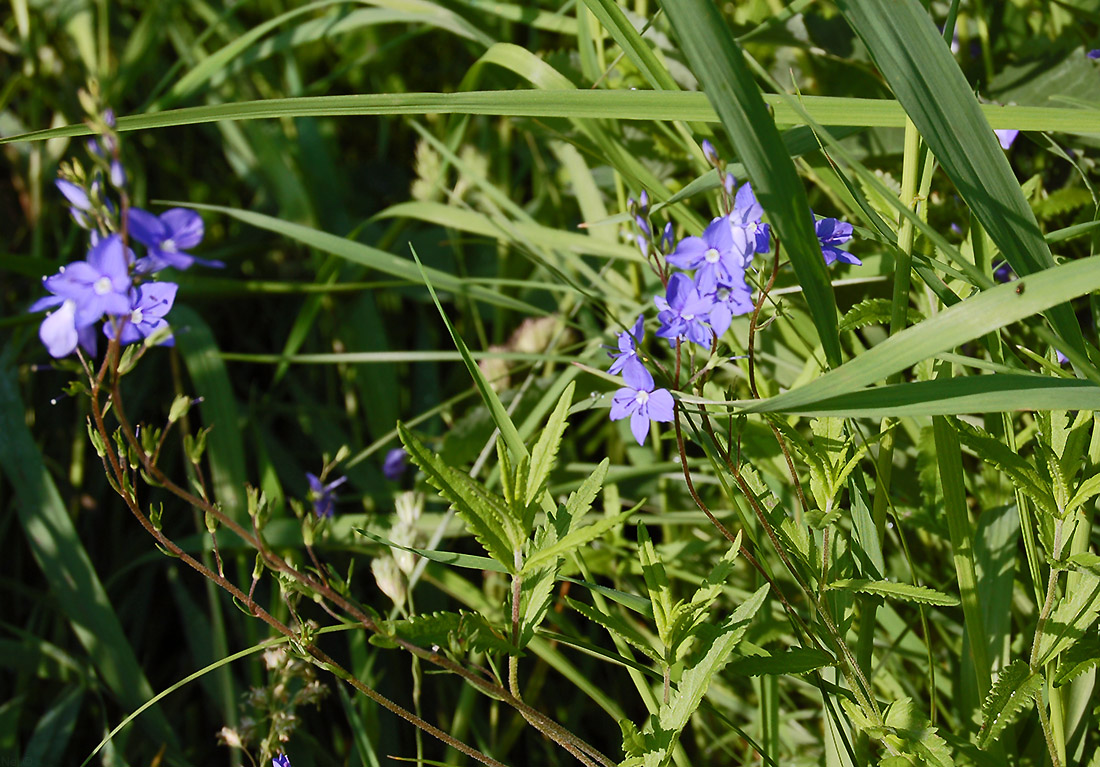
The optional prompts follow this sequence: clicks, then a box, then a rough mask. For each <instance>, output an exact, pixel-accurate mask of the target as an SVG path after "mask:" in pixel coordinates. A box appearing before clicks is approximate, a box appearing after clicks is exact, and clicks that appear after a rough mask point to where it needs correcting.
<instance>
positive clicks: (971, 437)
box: [956, 420, 1057, 514]
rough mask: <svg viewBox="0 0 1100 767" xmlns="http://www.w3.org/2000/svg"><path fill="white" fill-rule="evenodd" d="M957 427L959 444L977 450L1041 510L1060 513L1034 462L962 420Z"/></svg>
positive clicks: (1044, 479)
mask: <svg viewBox="0 0 1100 767" xmlns="http://www.w3.org/2000/svg"><path fill="white" fill-rule="evenodd" d="M956 426H958V431H959V440H960V441H961V442H962V443H963V444H965V445H966V446H967V447H969V448H971V449H972V450H974V452H975V453H977V455H978V457H979V458H981V459H982V460H984V461H985V462H987V463H991V464H993V465H994V466H995V467H997V468H998V469H999V470H1001V471H1002V472H1004V473H1005V474H1007V475H1008V476H1009V477H1010V478H1011V479H1012V483H1013V484H1014V485H1015V486H1016V487H1018V488H1019V489H1020V491H1021V492H1023V493H1025V494H1026V495H1027V496H1028V497H1030V498H1031V499H1032V500H1033V501H1035V503H1037V504H1038V505H1039V507H1040V508H1041V509H1043V510H1044V511H1046V512H1047V513H1049V514H1055V513H1056V512H1057V505H1056V504H1055V502H1054V496H1053V495H1052V494H1051V492H1050V488H1049V487H1048V486H1047V481H1046V478H1045V477H1043V476H1042V475H1041V474H1040V473H1039V472H1038V471H1037V470H1036V468H1035V467H1034V466H1033V465H1032V464H1031V462H1030V461H1028V460H1026V459H1025V458H1023V457H1022V456H1021V455H1020V454H1019V453H1016V452H1014V451H1012V450H1010V449H1009V448H1008V446H1007V445H1005V444H1004V443H1003V442H1001V441H1000V440H998V439H994V438H993V437H992V436H990V435H989V434H988V433H987V432H985V431H983V430H981V429H979V428H978V427H976V426H974V425H973V424H970V423H967V422H966V421H962V420H960V421H957V422H956Z"/></svg>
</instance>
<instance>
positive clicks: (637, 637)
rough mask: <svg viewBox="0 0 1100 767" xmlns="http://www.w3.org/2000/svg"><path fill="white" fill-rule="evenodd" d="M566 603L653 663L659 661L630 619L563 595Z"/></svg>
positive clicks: (651, 646) (657, 654)
mask: <svg viewBox="0 0 1100 767" xmlns="http://www.w3.org/2000/svg"><path fill="white" fill-rule="evenodd" d="M565 601H566V603H567V604H568V605H569V606H570V607H572V608H573V609H574V610H576V611H577V612H579V613H580V614H581V615H583V616H584V617H585V618H587V619H588V620H590V621H592V622H593V623H595V624H597V625H599V626H603V627H604V628H605V629H607V630H608V631H609V632H611V633H612V634H615V635H616V636H617V637H619V638H620V639H622V640H623V641H624V642H626V643H627V644H629V645H630V646H631V647H633V648H634V649H636V650H638V651H639V652H640V653H642V654H643V655H645V656H646V657H647V658H649V659H650V660H652V661H653V662H654V663H661V662H662V658H661V654H660V653H659V652H657V651H656V650H655V649H653V645H652V644H651V643H650V642H649V641H648V640H647V639H646V638H645V636H644V635H643V634H642V632H641V631H639V630H638V629H637V628H636V627H635V626H634V625H633V624H632V623H631V622H630V621H628V620H627V619H626V618H623V617H621V616H618V615H615V614H614V613H604V612H600V611H599V610H597V609H596V608H595V607H592V606H591V605H588V604H585V603H584V602H578V601H577V600H575V599H571V598H569V597H565Z"/></svg>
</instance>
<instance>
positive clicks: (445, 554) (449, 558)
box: [352, 527, 508, 573]
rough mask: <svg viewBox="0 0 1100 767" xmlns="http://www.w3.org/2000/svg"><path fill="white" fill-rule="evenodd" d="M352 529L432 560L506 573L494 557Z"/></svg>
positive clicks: (385, 543) (356, 528) (357, 528)
mask: <svg viewBox="0 0 1100 767" xmlns="http://www.w3.org/2000/svg"><path fill="white" fill-rule="evenodd" d="M352 530H353V531H355V532H356V533H359V535H362V536H366V537H367V538H370V539H371V540H373V541H377V542H378V543H381V544H383V545H384V546H389V547H390V548H393V549H401V550H403V551H411V552H412V553H414V554H419V555H420V556H422V557H424V558H425V559H430V560H431V561H433V562H439V563H440V564H444V565H454V566H455V567H466V568H469V569H471V570H487V571H489V572H491V573H507V572H508V570H507V569H505V567H504V565H502V564H500V562H497V561H496V560H495V559H491V558H489V557H478V556H474V555H473V554H459V553H457V552H454V551H435V550H433V549H418V548H416V547H415V546H403V545H401V544H400V543H394V542H393V541H390V540H387V539H385V538H383V537H382V536H381V535H378V534H377V533H372V532H371V531H370V530H364V529H362V528H360V527H353V528H352Z"/></svg>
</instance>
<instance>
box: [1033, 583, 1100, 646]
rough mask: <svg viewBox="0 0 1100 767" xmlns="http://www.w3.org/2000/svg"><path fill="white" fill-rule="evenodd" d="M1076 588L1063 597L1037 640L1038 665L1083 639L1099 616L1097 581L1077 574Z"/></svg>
mask: <svg viewBox="0 0 1100 767" xmlns="http://www.w3.org/2000/svg"><path fill="white" fill-rule="evenodd" d="M1077 578H1078V581H1077V587H1076V588H1075V589H1074V590H1073V592H1072V593H1070V594H1067V595H1066V596H1065V597H1063V599H1062V602H1061V603H1060V604H1059V605H1058V606H1057V607H1055V608H1054V612H1052V613H1051V615H1050V619H1049V620H1048V621H1047V622H1046V624H1045V625H1044V626H1043V633H1042V636H1040V637H1039V663H1040V664H1044V665H1045V664H1047V663H1049V662H1050V661H1052V660H1054V659H1055V658H1056V657H1058V655H1060V654H1061V653H1062V652H1064V651H1065V650H1067V649H1068V648H1069V647H1070V646H1071V645H1072V644H1073V643H1075V642H1077V641H1079V640H1080V639H1081V638H1082V637H1084V636H1085V634H1086V632H1087V631H1088V630H1089V627H1090V626H1092V624H1093V622H1095V621H1096V617H1097V615H1100V577H1097V576H1095V575H1093V574H1092V573H1091V572H1089V571H1088V570H1082V571H1080V572H1078V573H1077Z"/></svg>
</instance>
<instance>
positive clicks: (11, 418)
mask: <svg viewBox="0 0 1100 767" xmlns="http://www.w3.org/2000/svg"><path fill="white" fill-rule="evenodd" d="M0 434H3V438H2V439H0V468H2V469H3V472H4V473H5V474H6V475H7V477H8V480H9V482H10V483H11V484H10V487H11V489H12V491H13V492H14V493H15V497H16V503H15V506H16V510H17V513H18V515H19V522H20V524H21V525H22V527H23V532H24V534H25V535H26V536H27V544H28V546H29V547H30V550H31V554H32V555H33V556H34V559H35V561H36V562H37V563H38V566H39V567H40V568H41V569H42V573H43V575H44V576H45V578H46V582H47V583H48V584H49V586H50V592H51V594H52V596H53V598H54V599H56V601H57V606H58V607H59V608H60V609H61V612H62V613H63V614H64V615H65V617H66V618H67V619H68V621H69V624H70V625H71V626H72V629H73V633H74V634H76V638H77V639H78V640H79V641H80V643H81V644H82V645H83V646H84V649H85V650H86V651H87V653H88V657H89V658H90V659H91V661H92V663H93V664H95V667H96V670H97V671H98V673H99V677H100V679H102V680H103V683H104V685H105V686H106V687H107V688H108V689H110V690H111V692H112V693H113V694H114V695H115V696H117V697H118V700H119V702H120V703H121V704H122V705H123V706H125V707H127V708H136V707H138V706H140V705H142V704H143V703H144V702H146V701H147V700H149V698H151V697H152V696H153V688H152V687H151V686H150V685H149V682H148V680H147V679H146V678H145V673H144V672H143V671H142V669H141V666H140V664H139V663H138V659H137V656H136V655H135V654H134V651H133V649H132V648H131V646H130V642H129V640H128V639H127V637H126V632H125V631H124V630H123V628H122V624H121V623H120V622H119V619H118V616H117V615H116V614H115V611H114V608H113V607H112V606H111V601H110V599H109V597H108V596H107V592H106V590H105V589H104V588H103V584H102V583H101V582H100V580H99V575H98V574H97V573H96V571H95V568H94V567H93V566H92V562H91V559H90V558H89V557H88V553H87V552H86V551H85V550H84V546H83V545H81V542H80V537H79V536H78V535H77V532H76V529H75V528H74V527H73V523H72V520H71V519H70V518H69V515H68V513H67V512H66V511H65V506H64V504H63V503H62V501H61V495H60V494H59V493H58V491H57V487H56V485H54V482H53V479H52V478H51V477H50V474H49V472H48V471H47V470H46V466H45V464H44V463H43V461H42V453H41V452H40V451H39V449H38V446H37V445H36V444H35V442H34V438H33V437H32V436H31V433H30V430H29V429H28V428H27V425H26V421H25V419H24V405H23V402H22V400H21V399H20V397H19V390H18V386H17V382H16V375H15V370H14V369H13V368H12V367H11V366H10V363H9V361H8V359H7V357H6V356H5V357H4V358H0ZM142 727H144V728H145V730H146V731H147V732H148V733H149V735H150V737H152V738H155V739H156V740H158V741H162V742H165V743H168V744H170V747H171V748H173V750H174V751H176V752H178V751H179V749H178V747H177V746H175V745H172V744H177V740H176V736H175V733H174V732H173V731H172V728H171V726H170V725H169V724H168V720H167V719H166V718H165V717H164V714H163V713H162V712H161V711H160V710H159V709H157V710H154V711H152V712H150V714H149V716H148V717H146V718H144V719H142Z"/></svg>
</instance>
